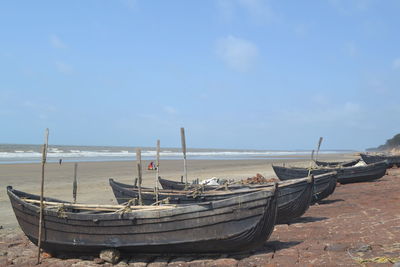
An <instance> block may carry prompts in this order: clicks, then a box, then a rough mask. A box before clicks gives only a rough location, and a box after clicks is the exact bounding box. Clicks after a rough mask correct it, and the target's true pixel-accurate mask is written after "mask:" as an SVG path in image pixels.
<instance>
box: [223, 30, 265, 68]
mask: <svg viewBox="0 0 400 267" xmlns="http://www.w3.org/2000/svg"><path fill="white" fill-rule="evenodd" d="M216 53H217V56H218V57H219V58H220V59H222V61H224V63H225V64H226V65H227V66H228V67H229V68H232V69H233V70H236V71H239V72H246V71H248V70H250V69H251V68H252V67H253V65H254V64H255V62H256V60H257V57H258V48H257V46H256V45H255V44H253V43H252V42H250V41H247V40H244V39H240V38H237V37H234V36H228V37H224V38H221V39H219V40H217V44H216Z"/></svg>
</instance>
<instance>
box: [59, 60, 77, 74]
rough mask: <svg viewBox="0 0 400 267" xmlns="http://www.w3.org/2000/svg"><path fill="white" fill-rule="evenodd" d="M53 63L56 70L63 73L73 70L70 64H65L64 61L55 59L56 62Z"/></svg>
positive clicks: (69, 72)
mask: <svg viewBox="0 0 400 267" xmlns="http://www.w3.org/2000/svg"><path fill="white" fill-rule="evenodd" d="M55 65H56V69H57V71H58V72H61V73H63V74H71V73H72V72H73V68H72V66H71V65H69V64H66V63H64V62H61V61H57V62H55Z"/></svg>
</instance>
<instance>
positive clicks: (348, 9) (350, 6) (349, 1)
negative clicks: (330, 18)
mask: <svg viewBox="0 0 400 267" xmlns="http://www.w3.org/2000/svg"><path fill="white" fill-rule="evenodd" d="M328 2H329V4H330V5H331V6H332V7H334V8H335V9H336V10H337V11H338V12H339V13H341V14H343V15H351V14H353V13H354V12H364V11H367V10H368V9H370V8H371V6H372V5H373V2H374V1H373V0H328Z"/></svg>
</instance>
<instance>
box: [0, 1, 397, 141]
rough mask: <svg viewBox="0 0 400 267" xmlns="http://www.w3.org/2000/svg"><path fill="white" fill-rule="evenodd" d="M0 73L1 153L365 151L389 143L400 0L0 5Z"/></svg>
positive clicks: (394, 101) (393, 125)
mask: <svg viewBox="0 0 400 267" xmlns="http://www.w3.org/2000/svg"><path fill="white" fill-rule="evenodd" d="M0 73H1V74H0V123H1V131H0V143H42V142H43V141H42V140H43V132H44V129H45V128H46V127H49V128H50V143H52V144H71V145H72V144H77V145H78V144H79V145H132V146H154V145H155V143H156V140H157V139H158V138H159V139H161V144H162V146H179V145H180V137H179V128H180V127H182V126H184V127H185V129H186V135H187V144H188V146H189V147H213V148H253V149H309V148H313V147H315V145H316V143H317V141H318V138H319V136H324V137H325V141H324V143H323V145H322V148H324V149H329V148H343V149H345V148H349V149H365V148H368V147H373V146H377V145H379V144H382V143H384V142H385V140H386V139H388V138H390V137H392V136H393V135H394V134H396V133H399V132H400V116H399V115H400V104H399V101H400V86H399V85H400V1H396V0H386V1H380V0H309V1H301V3H300V2H299V1H272V0H271V1H262V0H220V1H218V0H214V1H212V0H208V1H207V0H202V1H187V0H181V1H174V0H171V1H163V0H158V1H156V0H154V1H149V0H136V1H132V0H130V1H129V0H125V1H124V0H121V1H118V0H114V1H105V0H104V1H101V0H96V1H94V0H93V1H90V0H85V1H78V0H75V1H1V2H0Z"/></svg>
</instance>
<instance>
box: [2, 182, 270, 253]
mask: <svg viewBox="0 0 400 267" xmlns="http://www.w3.org/2000/svg"><path fill="white" fill-rule="evenodd" d="M276 192H277V191H276V188H274V187H271V188H266V189H263V190H259V191H257V192H254V193H249V194H245V195H240V196H237V197H232V198H228V199H224V200H219V201H213V202H204V203H198V204H193V205H180V206H177V207H169V208H168V207H167V208H165V207H164V206H158V207H150V208H149V207H148V206H145V207H143V206H142V207H135V206H131V207H128V206H126V207H125V209H122V210H121V209H120V210H119V211H118V210H114V211H112V210H110V211H101V212H99V211H89V210H87V211H84V210H82V208H80V209H78V207H77V205H76V204H72V203H68V202H64V201H60V200H57V199H53V198H47V197H46V198H45V199H44V200H45V201H47V203H48V204H46V205H45V208H44V213H43V214H44V217H43V219H44V226H43V240H42V247H43V249H44V250H45V251H48V252H50V253H53V254H56V253H58V252H63V253H78V254H81V253H85V254H90V253H98V252H99V251H100V250H102V249H104V248H116V249H119V250H120V251H121V252H131V253H132V252H135V253H137V252H146V253H216V252H218V253H219V252H233V251H244V250H250V249H253V248H256V247H258V246H261V245H263V244H264V243H265V241H266V240H267V239H268V238H269V236H270V234H271V233H272V231H273V228H274V223H275V219H276V212H277V194H276ZM7 193H8V196H9V198H10V201H11V205H12V207H13V209H14V213H15V215H16V217H17V220H18V223H19V225H20V226H21V229H22V230H23V232H24V233H25V235H26V236H27V237H28V238H29V239H30V240H31V241H32V242H33V243H35V244H36V243H37V239H38V221H39V206H38V204H37V202H39V201H38V200H39V196H37V195H32V194H28V193H25V192H22V191H18V190H15V189H13V188H12V187H11V186H8V187H7ZM49 203H52V204H51V205H50V204H49ZM97 206H99V205H97ZM120 206H121V205H120ZM129 208H131V209H132V210H131V211H129ZM141 208H143V210H141ZM104 209H105V208H104ZM105 210H106V209H105Z"/></svg>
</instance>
